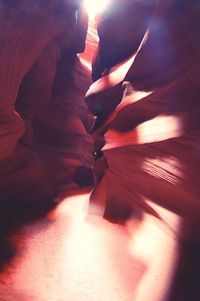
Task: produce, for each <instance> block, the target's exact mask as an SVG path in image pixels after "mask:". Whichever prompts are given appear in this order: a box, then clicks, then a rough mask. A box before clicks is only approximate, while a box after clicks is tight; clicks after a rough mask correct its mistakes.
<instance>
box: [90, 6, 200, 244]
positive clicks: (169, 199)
mask: <svg viewBox="0 0 200 301" xmlns="http://www.w3.org/2000/svg"><path fill="white" fill-rule="evenodd" d="M121 2H122V1H116V3H117V5H118V6H117V8H116V9H115V10H114V11H113V12H112V13H111V9H113V7H114V6H115V5H116V3H115V1H111V4H110V7H109V8H108V10H107V11H106V12H105V13H104V14H103V15H102V16H101V17H100V19H99V25H98V30H99V36H100V42H99V48H98V52H97V54H96V57H95V60H94V63H93V78H94V80H96V81H95V82H94V83H93V85H92V86H91V87H90V89H89V91H88V93H87V96H86V102H87V103H88V106H89V108H90V110H91V112H92V113H93V114H94V115H95V116H96V121H95V125H94V127H93V136H94V141H95V151H96V161H95V164H94V175H95V180H96V184H95V189H94V190H93V194H92V196H91V203H92V204H95V206H94V207H95V208H97V207H98V205H102V197H101V196H103V197H104V206H105V207H104V208H105V210H104V216H105V217H106V218H108V219H110V220H113V221H117V222H124V221H126V220H127V219H128V218H129V217H131V216H132V215H136V216H138V217H141V216H142V212H143V211H148V212H150V213H151V214H154V215H156V216H158V215H157V212H156V210H155V206H154V205H153V204H158V205H160V206H162V207H164V208H166V209H168V210H170V211H173V212H174V213H176V214H177V215H178V216H179V217H181V220H182V226H183V233H182V234H181V235H182V237H184V238H186V239H189V240H194V241H195V242H198V243H199V237H198V233H199V229H200V222H199V221H200V202H199V195H200V189H199V179H200V172H199V170H200V156H199V149H200V147H199V146H200V145H199V141H200V139H199V138H200V136H199V134H200V123H199V117H200V55H199V53H200V52H199V45H200V39H199V33H198V28H199V26H200V18H199V17H200V6H199V2H198V1H178V0H173V1H168V0H165V1H163V0H162V1H124V3H123V13H122V14H120V12H121V10H120V9H119V10H118V8H119V7H120V5H122V3H121ZM136 7H137V9H136ZM131 9H132V10H131ZM138 11H140V14H139V13H138ZM130 14H131V16H132V19H130V17H129V15H130ZM118 16H120V17H119V18H117V17H118ZM138 23H139V24H140V26H139V27H138V26H137V24H138ZM110 24H113V27H112V26H111V25H110ZM116 28H117V29H118V30H117V32H116V30H115V29H116ZM138 28H139V29H138ZM109 37H112V43H110V38H109ZM119 41H120V47H117V45H118V44H119ZM123 41H124V43H123ZM111 58H112V59H111ZM150 204H152V205H150ZM158 217H159V216H158Z"/></svg>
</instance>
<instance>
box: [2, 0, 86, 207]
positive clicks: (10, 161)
mask: <svg viewBox="0 0 200 301" xmlns="http://www.w3.org/2000/svg"><path fill="white" fill-rule="evenodd" d="M80 4H81V1H75V0H73V1H70V0H67V1H66V0H65V1H63V0H51V1H41V0H36V1H28V2H27V1H23V0H18V1H1V12H0V23H1V30H0V42H1V47H0V82H1V91H0V159H1V161H0V178H1V187H0V195H1V204H2V205H3V206H8V207H9V206H11V207H12V204H14V203H15V202H16V201H17V202H19V203H22V204H23V203H26V202H27V203H31V202H33V203H34V202H35V201H36V200H39V202H40V201H42V200H43V199H46V198H52V196H53V195H59V194H60V193H61V191H62V192H63V193H66V191H69V190H71V189H74V188H76V187H78V184H79V182H80V181H79V180H76V179H74V180H73V179H72V178H73V173H74V172H75V170H76V168H77V167H80V166H81V167H82V168H83V169H84V170H85V173H86V174H87V175H88V181H89V183H91V181H90V180H91V179H90V178H91V177H90V169H91V155H90V154H91V145H92V142H91V139H90V138H89V136H88V134H87V133H86V129H85V127H84V125H83V122H84V123H85V124H86V125H87V123H88V122H89V123H90V120H91V119H90V117H89V113H88V111H87V109H86V106H85V103H84V95H85V93H86V90H87V89H88V87H89V85H90V74H89V72H88V71H87V70H86V69H85V68H84V67H83V66H82V65H81V63H80V61H79V59H78V57H77V53H79V52H82V51H84V47H85V38H86V33H87V26H88V19H87V14H86V13H85V11H84V10H83V8H82V7H81V6H80ZM81 120H83V122H82V121H81ZM87 126H88V125H87ZM75 182H76V183H75ZM87 184H88V183H87ZM80 185H82V184H80ZM66 186H68V188H66Z"/></svg>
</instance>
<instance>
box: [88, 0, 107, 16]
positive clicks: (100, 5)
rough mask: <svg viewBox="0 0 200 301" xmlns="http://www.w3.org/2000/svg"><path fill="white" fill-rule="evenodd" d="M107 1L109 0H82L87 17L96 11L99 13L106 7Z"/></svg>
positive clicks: (94, 14) (95, 13)
mask: <svg viewBox="0 0 200 301" xmlns="http://www.w3.org/2000/svg"><path fill="white" fill-rule="evenodd" d="M108 2H109V0H84V5H85V8H86V9H87V12H88V15H89V17H90V18H94V17H95V16H96V15H97V14H98V13H101V12H102V11H103V10H104V9H105V8H106V6H107V4H108Z"/></svg>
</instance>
